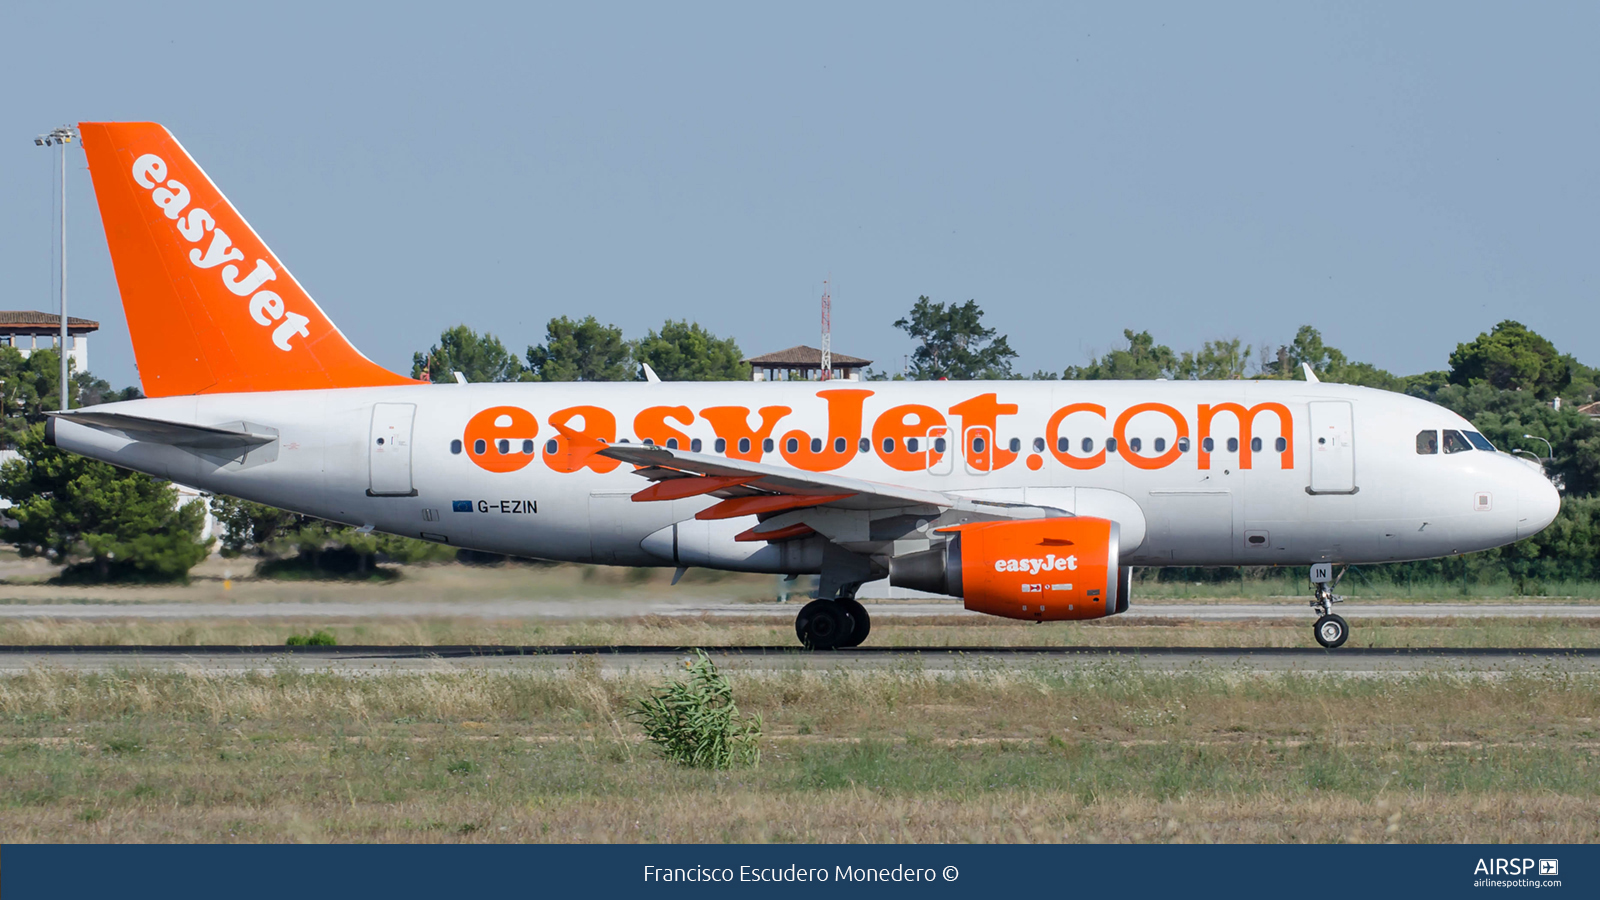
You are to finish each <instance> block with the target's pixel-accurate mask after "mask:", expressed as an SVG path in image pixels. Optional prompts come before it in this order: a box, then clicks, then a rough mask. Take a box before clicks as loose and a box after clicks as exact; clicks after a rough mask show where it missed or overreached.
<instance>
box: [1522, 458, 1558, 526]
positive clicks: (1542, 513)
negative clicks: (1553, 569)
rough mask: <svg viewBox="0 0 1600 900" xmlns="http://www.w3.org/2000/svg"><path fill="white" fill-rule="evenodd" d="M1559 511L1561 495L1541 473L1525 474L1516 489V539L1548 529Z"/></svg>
mask: <svg viewBox="0 0 1600 900" xmlns="http://www.w3.org/2000/svg"><path fill="white" fill-rule="evenodd" d="M1560 511H1561V494H1560V492H1558V491H1557V490H1556V487H1555V485H1553V484H1551V483H1550V479H1548V478H1546V477H1545V476H1544V473H1543V472H1531V471H1530V472H1527V473H1525V474H1524V475H1523V477H1522V479H1521V484H1520V485H1519V486H1518V488H1517V537H1518V538H1519V539H1520V538H1525V537H1531V536H1533V535H1535V534H1538V533H1539V532H1541V531H1543V530H1545V529H1546V528H1547V527H1549V525H1550V523H1551V522H1554V521H1555V520H1556V514H1557V513H1559V512H1560Z"/></svg>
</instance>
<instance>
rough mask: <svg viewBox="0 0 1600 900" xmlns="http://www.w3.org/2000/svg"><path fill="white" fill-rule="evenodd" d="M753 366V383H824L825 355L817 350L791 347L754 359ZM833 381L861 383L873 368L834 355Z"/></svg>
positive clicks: (867, 363)
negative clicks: (863, 373)
mask: <svg viewBox="0 0 1600 900" xmlns="http://www.w3.org/2000/svg"><path fill="white" fill-rule="evenodd" d="M745 362H747V363H749V364H750V379H751V380H752V381H820V380H821V379H822V351H821V350H818V349H817V348H816V347H807V346H805V345H801V346H799V347H790V348H789V349H787V350H779V351H778V352H776V353H768V354H766V355H764V356H752V357H750V358H749V359H747V360H745ZM832 362H833V367H832V372H831V373H830V374H829V375H828V380H830V381H860V380H861V370H862V369H864V368H866V367H867V366H870V365H872V360H870V359H860V358H858V357H854V356H846V355H844V354H843V353H835V354H833V359H832Z"/></svg>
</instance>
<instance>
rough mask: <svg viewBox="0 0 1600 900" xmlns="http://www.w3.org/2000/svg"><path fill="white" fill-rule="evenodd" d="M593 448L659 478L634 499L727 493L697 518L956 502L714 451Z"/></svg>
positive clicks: (940, 494) (939, 495)
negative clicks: (793, 510)
mask: <svg viewBox="0 0 1600 900" xmlns="http://www.w3.org/2000/svg"><path fill="white" fill-rule="evenodd" d="M594 452H595V453H596V454H598V455H600V456H605V457H609V458H611V459H616V460H621V461H622V462H626V463H631V464H633V465H635V466H638V467H639V469H638V471H637V474H639V475H641V476H643V477H645V478H648V479H650V480H652V481H655V482H656V484H653V485H651V486H650V487H647V488H645V489H644V490H642V491H640V492H639V493H638V494H635V495H634V499H635V500H640V501H647V500H676V499H682V498H684V497H693V496H697V495H701V494H710V495H712V496H718V497H722V498H723V502H722V503H719V504H717V505H716V506H713V507H711V508H709V509H706V510H703V511H702V512H701V514H700V515H699V516H698V518H703V519H713V518H731V517H732V516H736V515H750V514H752V513H761V512H776V511H778V510H786V509H798V508H801V507H807V506H831V507H834V508H836V509H861V510H872V509H896V508H902V507H907V506H931V507H937V508H941V509H943V508H948V507H952V506H955V505H957V499H956V498H955V497H954V496H952V495H950V494H946V493H943V492H942V491H929V490H923V489H921V488H914V487H905V486H902V485H894V484H883V483H881V482H876V481H867V480H865V479H861V478H847V477H845V476H842V475H831V474H828V473H825V472H806V471H804V470H801V469H793V468H789V467H786V466H769V465H765V464H762V463H754V462H746V461H744V460H741V459H729V458H728V457H725V456H714V455H712V454H709V453H692V452H690V451H687V450H670V449H668V448H666V447H655V446H647V445H638V444H607V445H605V446H604V447H603V448H601V449H597V450H595V451H594ZM708 514H709V515H708Z"/></svg>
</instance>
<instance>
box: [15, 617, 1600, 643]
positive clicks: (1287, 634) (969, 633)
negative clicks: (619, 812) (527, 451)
mask: <svg viewBox="0 0 1600 900" xmlns="http://www.w3.org/2000/svg"><path fill="white" fill-rule="evenodd" d="M318 630H327V631H331V632H332V633H333V634H334V635H335V637H336V638H337V639H338V641H339V643H340V644H344V645H351V644H401V645H423V646H426V645H440V644H473V645H485V646H532V645H550V646H592V645H619V644H639V645H650V646H662V647H711V646H741V647H749V646H777V647H787V646H791V645H793V644H794V643H795V636H794V627H793V624H792V623H791V621H790V620H789V619H788V618H787V617H784V616H642V617H635V618H623V619H604V620H601V619H595V620H581V619H580V620H560V619H553V620H536V619H535V620H530V619H483V618H474V617H448V618H443V617H440V618H433V617H418V618H409V617H392V618H377V617H374V618H339V617H310V616H307V617H305V618H297V617H282V618H279V617H272V618H264V619H245V618H238V619H224V618H200V619H185V620H178V621H173V620H160V619H133V618H128V619H102V620H93V621H85V620H77V619H48V618H40V619H0V645H45V644H53V645H59V644H77V645H90V646H107V645H163V646H166V645H177V646H191V645H218V644H223V645H232V644H243V645H275V646H281V645H282V644H283V643H284V641H285V640H287V639H288V637H289V636H290V635H294V634H310V633H312V632H314V631H318ZM1310 631H1311V616H1310V614H1309V612H1308V613H1307V615H1306V616H1305V618H1304V619H1299V620H1296V619H1288V620H1279V619H1255V620H1249V619H1246V620H1237V621H1216V620H1193V619H1178V618H1165V617H1162V618H1153V617H1143V618H1141V617H1140V616H1138V615H1137V614H1132V615H1124V616H1118V617H1116V618H1112V619H1104V620H1099V621H1094V622H1054V623H1049V624H1046V625H1034V624H1032V623H1028V622H1017V621H1012V620H1009V619H997V618H990V617H984V616H978V615H975V614H974V615H949V616H923V617H893V618H891V617H888V616H880V617H878V618H877V619H875V620H874V622H873V625H872V637H871V638H870V643H871V645H872V646H875V647H1060V646H1091V647H1108V646H1111V647H1118V646H1120V647H1165V646H1185V647H1308V646H1312V644H1311V634H1310ZM1349 646H1351V647H1518V648H1548V649H1570V648H1578V647H1596V646H1600V619H1555V618H1520V619H1519V618H1472V619H1469V618H1411V619H1366V618H1362V619H1358V620H1356V621H1355V622H1354V623H1353V627H1352V629H1351V637H1350V644H1349Z"/></svg>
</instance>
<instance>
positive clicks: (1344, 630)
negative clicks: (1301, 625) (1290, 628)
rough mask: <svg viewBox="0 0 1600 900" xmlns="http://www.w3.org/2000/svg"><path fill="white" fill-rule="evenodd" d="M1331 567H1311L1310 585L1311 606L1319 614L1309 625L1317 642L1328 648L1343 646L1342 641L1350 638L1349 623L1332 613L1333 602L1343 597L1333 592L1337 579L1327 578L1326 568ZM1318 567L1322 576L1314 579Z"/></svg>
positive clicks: (1341, 574)
mask: <svg viewBox="0 0 1600 900" xmlns="http://www.w3.org/2000/svg"><path fill="white" fill-rule="evenodd" d="M1331 568H1332V567H1331V566H1327V567H1324V566H1321V565H1319V566H1312V567H1311V578H1312V582H1311V587H1312V589H1313V593H1312V596H1311V608H1312V609H1314V610H1316V612H1317V615H1318V616H1319V618H1318V619H1317V623H1316V624H1315V625H1313V626H1311V633H1312V634H1313V635H1314V636H1315V637H1316V639H1317V643H1319V644H1321V645H1322V646H1324V647H1326V648H1328V649H1329V650H1332V649H1334V648H1335V647H1342V646H1344V642H1345V641H1346V640H1348V639H1349V638H1350V626H1349V624H1348V623H1346V622H1345V620H1344V618H1343V617H1342V616H1337V615H1334V613H1333V611H1332V608H1333V604H1335V603H1341V602H1343V601H1344V598H1343V597H1340V596H1339V595H1338V594H1335V593H1334V592H1333V588H1334V585H1337V584H1338V583H1339V580H1338V579H1337V578H1336V579H1334V580H1333V582H1332V583H1331V584H1330V583H1329V582H1328V580H1327V576H1328V574H1329V572H1328V570H1329V569H1331ZM1318 569H1322V572H1321V573H1320V574H1321V576H1322V580H1321V581H1318V580H1316V579H1317V577H1318V574H1319V573H1318V571H1317V570H1318ZM1345 571H1349V569H1348V568H1347V569H1346V570H1345ZM1343 577H1344V572H1340V573H1339V578H1343Z"/></svg>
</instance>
